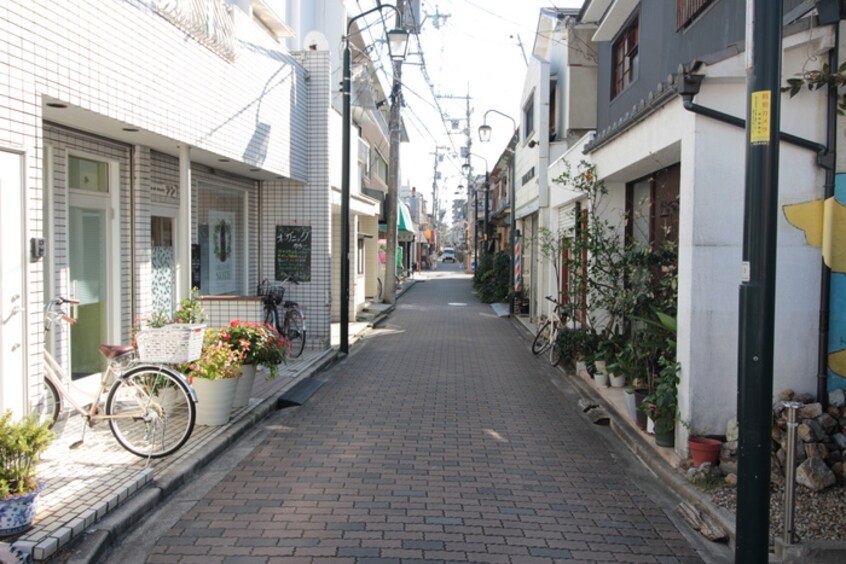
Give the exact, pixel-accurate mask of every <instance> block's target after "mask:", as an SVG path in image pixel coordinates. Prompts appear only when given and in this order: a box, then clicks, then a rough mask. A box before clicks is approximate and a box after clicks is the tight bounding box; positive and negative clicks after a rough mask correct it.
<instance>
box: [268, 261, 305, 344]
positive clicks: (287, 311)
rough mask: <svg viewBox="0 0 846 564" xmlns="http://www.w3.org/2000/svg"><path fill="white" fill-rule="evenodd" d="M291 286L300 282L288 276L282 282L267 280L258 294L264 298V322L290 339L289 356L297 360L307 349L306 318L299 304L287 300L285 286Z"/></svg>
mask: <svg viewBox="0 0 846 564" xmlns="http://www.w3.org/2000/svg"><path fill="white" fill-rule="evenodd" d="M289 284H294V285H298V284H299V281H297V280H296V279H295V278H294V277H293V276H291V275H288V274H285V279H284V280H281V281H279V280H267V279H265V280H262V281H261V283H260V284H259V285H258V290H257V292H256V293H257V294H258V295H259V296H262V298H263V299H262V302H263V304H264V322H265V323H267V324H269V325H270V326H271V327H274V328H275V329H276V330H277V331H279V334H280V335H282V336H283V337H285V338H286V339H288V343H289V347H290V348H289V349H288V356H289V357H291V358H297V357H298V356H300V355H301V354H302V352H303V349H304V348H305V342H306V318H305V314H303V312H302V310H301V309H300V305H299V304H298V303H297V302H294V301H290V300H287V301H286V300H285V286H286V285H289ZM280 305H281V306H282V309H283V311H281V312H280V311H279V306H280Z"/></svg>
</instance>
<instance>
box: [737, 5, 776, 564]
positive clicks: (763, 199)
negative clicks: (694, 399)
mask: <svg viewBox="0 0 846 564" xmlns="http://www.w3.org/2000/svg"><path fill="white" fill-rule="evenodd" d="M782 10H783V8H782V3H781V2H780V1H778V2H773V1H772V0H747V10H746V14H747V19H748V21H747V22H746V26H747V32H746V49H747V65H748V67H747V69H746V73H747V80H746V84H747V96H748V98H747V119H746V136H747V139H746V141H747V147H746V202H745V212H744V214H745V215H744V224H743V265H742V266H743V270H742V283H741V285H740V334H739V339H738V394H737V413H738V421H739V423H740V443H739V451H738V483H737V521H736V531H737V542H736V545H735V562H743V563H744V564H746V563H766V562H767V560H768V552H769V514H770V510H769V507H770V487H769V486H770V418H771V404H772V396H773V329H774V327H775V321H774V320H775V280H776V228H777V220H778V160H779V146H778V139H779V137H778V134H779V128H780V102H779V96H780V81H781V25H782V24H781V21H782Z"/></svg>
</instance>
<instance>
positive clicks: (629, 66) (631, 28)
mask: <svg viewBox="0 0 846 564" xmlns="http://www.w3.org/2000/svg"><path fill="white" fill-rule="evenodd" d="M638 21H639V18H638V17H635V18H634V19H633V20H632V21H631V23H629V25H628V26H626V28H625V29H624V30H623V32H622V33H621V34H620V36H619V37H618V38H617V40H616V41H615V42H614V46H613V54H614V83H613V85H612V92H611V94H612V96H611V97H612V98H616V97H617V96H618V95H619V94H620V93H621V92H622V91H623V90H625V89H626V88H628V86H629V85H630V84H631V83H632V82H634V81H635V80H637V74H638V66H639V61H638V38H639V35H640V34H639V26H638Z"/></svg>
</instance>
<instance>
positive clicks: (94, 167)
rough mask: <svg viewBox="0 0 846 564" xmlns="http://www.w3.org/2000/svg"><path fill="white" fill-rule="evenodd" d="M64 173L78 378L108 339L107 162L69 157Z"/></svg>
mask: <svg viewBox="0 0 846 564" xmlns="http://www.w3.org/2000/svg"><path fill="white" fill-rule="evenodd" d="M68 171H69V174H68V187H69V189H70V190H69V191H70V205H69V207H68V274H69V278H70V291H71V294H72V296H73V297H75V298H76V299H78V300H79V305H78V306H77V307H76V308H75V309H76V314H75V317H76V318H77V322H76V323H75V324H74V325H72V326H71V329H70V353H71V354H70V357H71V375H72V377H73V379H79V378H83V377H85V376H89V375H91V374H98V373H99V372H100V371H101V370H102V369H103V359H102V356H101V355H100V353H99V350H98V347H99V345H100V344H102V343H106V342H108V341H109V303H110V301H109V298H110V291H109V272H110V268H112V264H110V261H109V260H108V258H109V253H110V237H109V233H110V229H109V215H110V213H109V211H110V207H111V198H110V186H109V184H110V182H109V180H110V178H109V163H106V162H101V161H95V160H92V159H87V158H81V157H75V156H70V157H69V158H68ZM115 266H117V265H116V263H115Z"/></svg>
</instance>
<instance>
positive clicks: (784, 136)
mask: <svg viewBox="0 0 846 564" xmlns="http://www.w3.org/2000/svg"><path fill="white" fill-rule="evenodd" d="M680 74H681V80H680V81H679V86H678V93H679V95H680V96H681V97H682V104H683V105H684V109H686V110H687V111H689V112H693V113H695V114H699V115H702V116H705V117H709V118H712V119H715V120H717V121H721V122H723V123H727V124H729V125H734V126H735V127H739V128H741V129H746V120H745V119H743V118H739V117H736V116H733V115H731V114H726V113H724V112H721V111H719V110H715V109H712V108H707V107H705V106H700V105H699V104H696V103H695V102H694V101H693V98H694V96H696V95H697V94H699V88H700V86H701V85H702V79H703V78H705V75H701V74H690V73H688V72H687V71H684V70H683V72H682V73H680ZM778 135H779V139H780V140H781V141H784V142H785V143H789V144H790V145H796V146H797V147H802V148H803V149H808V150H809V151H814V152H815V153H817V165H819V166H821V167H823V168H826V167H828V166H829V165H828V163H827V160H826V157H827V155H828V149H827V148H826V146H825V145H822V144H820V143H817V142H816V141H811V140H809V139H804V138H802V137H799V136H797V135H792V134H790V133H785V132H784V131H780V132H779V134H778ZM832 166H833V163H832Z"/></svg>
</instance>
